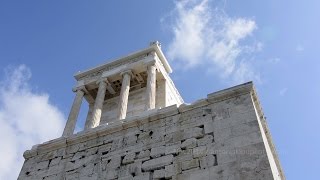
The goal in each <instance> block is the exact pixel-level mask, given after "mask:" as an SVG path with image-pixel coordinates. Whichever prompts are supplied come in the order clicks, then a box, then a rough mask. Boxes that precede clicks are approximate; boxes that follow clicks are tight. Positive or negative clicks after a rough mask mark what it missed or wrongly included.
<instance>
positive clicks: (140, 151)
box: [18, 41, 285, 180]
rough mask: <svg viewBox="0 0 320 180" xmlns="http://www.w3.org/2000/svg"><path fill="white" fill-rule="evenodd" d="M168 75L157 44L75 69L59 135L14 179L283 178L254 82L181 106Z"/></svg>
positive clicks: (36, 149)
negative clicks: (70, 98)
mask: <svg viewBox="0 0 320 180" xmlns="http://www.w3.org/2000/svg"><path fill="white" fill-rule="evenodd" d="M171 72H172V69H171V67H170V65H169V63H168V61H167V59H166V57H165V56H164V54H163V52H162V50H161V46H160V43H159V42H157V41H156V42H152V43H150V46H148V47H147V48H145V49H142V50H140V51H137V52H134V53H132V54H129V55H127V56H124V57H122V58H119V59H116V60H114V61H108V62H107V63H104V64H102V65H99V66H97V67H94V68H91V69H88V70H85V71H81V72H78V73H77V74H76V75H75V76H74V77H75V79H76V81H77V82H76V85H75V86H74V88H73V91H74V93H75V98H74V101H73V104H72V107H71V110H70V114H69V116H68V119H67V121H66V125H65V128H64V131H63V134H62V136H61V137H57V138H56V139H53V140H50V141H48V142H44V143H42V144H37V145H34V146H33V147H32V148H31V149H30V150H27V151H25V153H24V155H23V156H24V158H25V162H24V164H23V167H22V169H21V172H20V174H19V177H18V179H21V180H29V179H30V180H31V179H32V180H34V179H41V180H51V179H52V180H53V179H54V180H55V179H58V180H73V179H74V180H75V179H83V180H100V179H101V180H102V179H122V180H131V179H132V180H136V179H137V180H138V179H141V180H149V179H181V180H185V179H186V180H188V179H190V180H191V179H195V180H199V179H201V180H211V179H215V180H226V179H229V180H231V179H234V180H235V179H241V180H242V179H250V180H251V179H252V180H253V179H254V180H255V179H261V180H262V179H263V180H269V179H279V180H280V179H285V177H284V174H283V172H282V169H281V165H280V162H279V159H278V156H277V153H276V150H275V146H274V144H273V142H272V138H271V135H270V131H269V129H268V126H267V123H266V120H265V116H264V114H263V112H262V108H261V106H260V103H259V100H258V97H257V94H256V90H255V88H254V86H253V83H252V82H248V83H245V84H241V85H238V86H234V87H230V88H228V89H224V90H221V91H218V92H213V93H211V94H208V95H207V96H206V98H204V99H199V100H198V101H196V102H194V103H191V104H186V103H184V101H183V99H182V97H181V96H180V93H179V91H178V90H177V89H176V87H175V85H174V83H173V81H172V80H171V78H170V73H171ZM190 88H194V91H197V89H196V88H195V87H190ZM82 101H86V102H87V103H82ZM81 104H88V106H89V107H88V108H87V109H88V113H87V117H86V119H82V121H85V125H84V127H83V129H82V130H81V131H79V132H77V133H75V127H76V124H77V121H80V120H79V118H78V114H79V112H80V109H81ZM43 120H44V122H45V117H44V119H43Z"/></svg>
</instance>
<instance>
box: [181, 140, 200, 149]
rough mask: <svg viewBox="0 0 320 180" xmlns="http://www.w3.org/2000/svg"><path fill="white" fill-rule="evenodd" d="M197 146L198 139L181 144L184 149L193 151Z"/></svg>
mask: <svg viewBox="0 0 320 180" xmlns="http://www.w3.org/2000/svg"><path fill="white" fill-rule="evenodd" d="M196 146H197V139H196V138H190V139H186V140H185V141H183V143H182V144H181V148H182V149H192V148H194V147H196Z"/></svg>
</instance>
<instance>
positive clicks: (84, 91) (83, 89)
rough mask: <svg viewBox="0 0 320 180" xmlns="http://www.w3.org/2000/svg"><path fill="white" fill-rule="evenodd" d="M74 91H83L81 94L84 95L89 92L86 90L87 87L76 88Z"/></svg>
mask: <svg viewBox="0 0 320 180" xmlns="http://www.w3.org/2000/svg"><path fill="white" fill-rule="evenodd" d="M72 91H73V92H78V91H81V92H83V93H84V94H88V90H87V89H86V87H85V86H78V87H74V88H72Z"/></svg>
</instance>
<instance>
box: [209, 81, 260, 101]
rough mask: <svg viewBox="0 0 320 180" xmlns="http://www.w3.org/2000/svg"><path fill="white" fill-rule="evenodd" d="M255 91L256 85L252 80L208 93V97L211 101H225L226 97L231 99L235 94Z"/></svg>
mask: <svg viewBox="0 0 320 180" xmlns="http://www.w3.org/2000/svg"><path fill="white" fill-rule="evenodd" d="M252 91H254V86H253V83H252V81H250V82H247V83H244V84H240V85H237V86H234V87H231V88H227V89H223V90H220V91H217V92H214V93H211V94H208V95H207V99H208V101H209V102H210V103H215V102H219V101H223V100H225V99H230V98H232V97H235V96H239V95H242V94H246V93H250V92H252Z"/></svg>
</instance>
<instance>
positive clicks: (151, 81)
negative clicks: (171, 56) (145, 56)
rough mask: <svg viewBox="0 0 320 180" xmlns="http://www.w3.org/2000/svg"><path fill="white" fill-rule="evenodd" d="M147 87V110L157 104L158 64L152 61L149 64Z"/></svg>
mask: <svg viewBox="0 0 320 180" xmlns="http://www.w3.org/2000/svg"><path fill="white" fill-rule="evenodd" d="M147 71H148V72H147V73H148V78H147V89H146V95H147V96H146V110H150V109H154V108H155V106H156V65H155V62H151V63H150V64H148V66H147Z"/></svg>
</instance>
